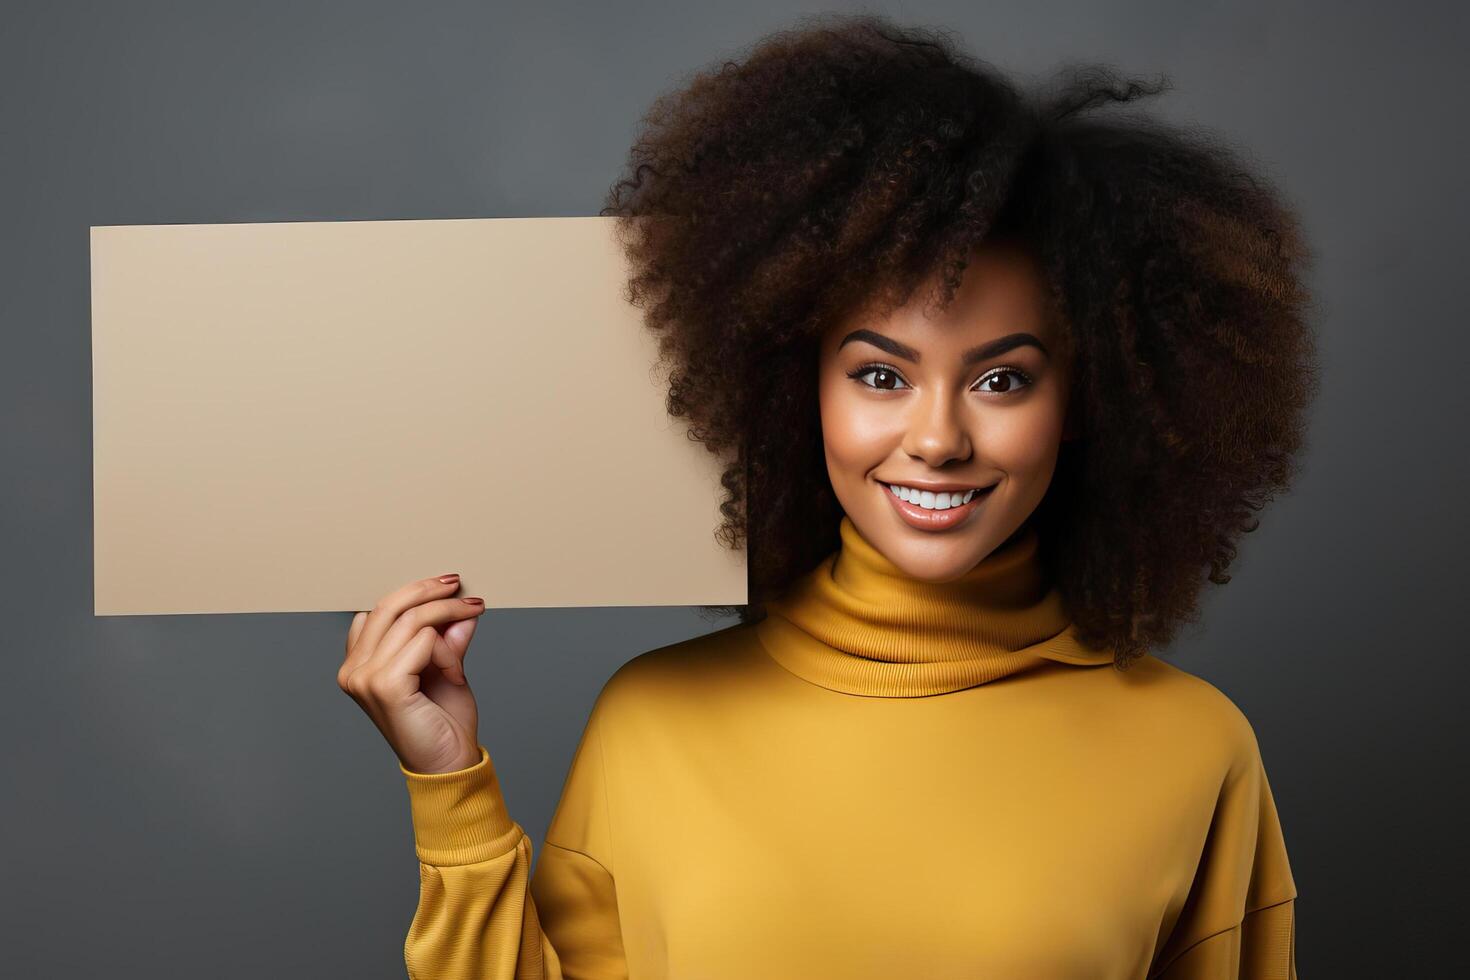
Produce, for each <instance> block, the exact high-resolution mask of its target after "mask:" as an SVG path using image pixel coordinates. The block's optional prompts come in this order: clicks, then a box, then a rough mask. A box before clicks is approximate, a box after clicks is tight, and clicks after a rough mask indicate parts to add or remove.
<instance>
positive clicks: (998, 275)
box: [823, 243, 1054, 350]
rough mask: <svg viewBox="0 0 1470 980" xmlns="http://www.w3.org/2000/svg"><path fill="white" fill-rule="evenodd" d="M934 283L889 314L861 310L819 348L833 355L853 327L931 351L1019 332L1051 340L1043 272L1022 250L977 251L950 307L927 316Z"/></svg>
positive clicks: (991, 246) (992, 247)
mask: <svg viewBox="0 0 1470 980" xmlns="http://www.w3.org/2000/svg"><path fill="white" fill-rule="evenodd" d="M936 281H937V276H934V275H931V276H930V277H929V278H928V279H926V280H924V281H923V282H921V283H920V284H919V286H918V288H916V289H915V290H914V292H913V295H912V296H910V297H909V298H908V301H907V302H906V303H905V304H904V305H903V306H900V307H898V308H896V309H894V310H892V311H891V312H886V313H885V312H884V311H882V310H880V309H871V308H867V309H862V310H860V311H858V312H857V313H855V314H853V315H852V316H850V317H848V318H847V319H845V320H844V321H842V322H841V323H839V324H835V325H834V326H833V327H831V328H830V329H829V330H828V331H827V333H826V335H825V336H824V338H823V346H824V347H825V348H826V349H828V350H831V349H833V348H834V347H835V346H836V345H837V344H838V343H840V342H841V340H842V338H843V337H844V336H846V335H847V333H848V332H850V331H852V330H854V329H856V328H857V327H867V328H869V329H872V330H878V331H879V332H881V333H884V334H886V335H888V336H890V337H894V338H904V339H907V340H910V341H913V342H915V343H926V342H927V344H928V345H930V346H938V345H944V344H954V345H956V346H968V345H969V344H972V343H975V342H976V341H977V340H985V339H987V338H990V337H998V336H1003V335H1005V334H1008V333H1015V332H1018V331H1024V332H1027V333H1033V334H1035V335H1036V336H1038V337H1040V338H1042V340H1043V341H1047V342H1051V341H1052V340H1053V339H1054V328H1053V324H1052V323H1051V322H1050V321H1051V317H1049V316H1048V315H1047V301H1046V296H1047V294H1046V283H1045V280H1044V279H1043V278H1042V272H1041V267H1040V265H1039V263H1038V262H1037V261H1036V259H1035V257H1034V256H1033V255H1032V254H1031V253H1030V252H1029V251H1027V250H1026V249H1025V248H1024V247H1023V246H1021V245H1016V244H1010V243H1004V244H1001V243H987V244H984V245H982V246H980V247H979V248H977V249H976V250H975V251H974V252H973V253H971V257H970V263H969V265H967V266H966V267H965V270H964V273H963V276H962V278H961V280H960V284H959V287H958V288H957V289H956V290H955V294H954V298H953V299H952V300H950V303H949V305H948V306H947V307H946V308H945V309H943V310H932V309H931V310H929V311H928V313H927V315H926V311H925V309H924V307H925V305H926V303H927V302H928V300H929V299H930V294H931V290H932V288H933V287H934V285H935V283H936ZM849 346H851V345H849Z"/></svg>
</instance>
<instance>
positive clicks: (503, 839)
mask: <svg viewBox="0 0 1470 980" xmlns="http://www.w3.org/2000/svg"><path fill="white" fill-rule="evenodd" d="M398 769H399V771H400V772H402V773H403V778H404V779H405V780H407V782H408V802H409V808H410V811H411V812H412V815H413V836H414V850H415V851H416V852H417V853H418V858H419V860H420V861H422V862H423V863H425V864H433V865H439V866H441V867H442V866H447V865H455V864H475V863H477V862H480V861H488V860H490V859H491V858H495V857H499V856H500V855H502V854H505V853H506V852H508V851H510V850H513V849H514V848H515V846H516V845H517V844H518V843H520V839H521V835H522V833H523V831H522V830H521V826H520V824H518V823H516V822H515V821H514V820H512V819H511V818H510V813H509V812H508V811H507V809H506V806H505V797H504V796H503V795H502V794H501V792H500V780H499V779H498V778H497V777H496V775H495V765H494V763H492V762H491V761H490V753H489V752H488V751H487V750H486V749H485V746H483V745H481V746H480V761H479V762H477V763H475V764H474V765H473V766H470V767H469V768H468V769H458V770H456V771H454V772H436V773H422V772H413V771H412V770H409V769H405V768H404V767H403V763H402V762H399V764H398Z"/></svg>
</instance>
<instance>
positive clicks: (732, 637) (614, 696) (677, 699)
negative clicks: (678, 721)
mask: <svg viewBox="0 0 1470 980" xmlns="http://www.w3.org/2000/svg"><path fill="white" fill-rule="evenodd" d="M752 629H753V626H752V625H751V624H742V623H737V624H735V625H732V626H727V627H724V628H722V629H717V630H714V631H713V632H710V633H705V634H702V635H700V636H695V637H690V638H689V639H685V640H679V641H677V642H675V643H669V644H665V645H664V646H661V647H655V648H654V649H652V650H649V651H647V652H646V653H641V654H639V655H638V656H636V657H634V658H633V659H631V660H629V661H628V662H626V663H624V664H623V665H622V666H621V667H619V668H618V669H617V670H616V671H614V672H613V674H612V676H611V677H609V678H608V680H607V682H606V683H605V684H604V685H603V687H602V691H601V693H599V694H598V697H597V702H598V704H597V709H595V710H600V711H603V712H617V713H619V714H622V713H624V712H627V711H643V710H647V709H649V708H653V707H659V706H661V705H673V704H684V705H688V704H691V703H698V702H703V703H706V704H707V703H708V702H709V700H710V699H711V698H712V697H714V696H716V695H717V694H718V693H719V692H722V691H730V690H732V689H734V688H736V687H739V686H740V685H741V682H742V681H743V680H744V679H746V678H748V676H749V670H748V668H747V666H746V665H745V658H746V657H747V655H748V654H749V652H750V651H751V650H752V649H753V644H754V643H755V637H754V633H753V632H752Z"/></svg>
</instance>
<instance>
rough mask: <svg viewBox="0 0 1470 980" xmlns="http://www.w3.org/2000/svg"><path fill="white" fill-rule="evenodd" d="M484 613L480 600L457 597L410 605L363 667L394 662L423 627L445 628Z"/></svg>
mask: <svg viewBox="0 0 1470 980" xmlns="http://www.w3.org/2000/svg"><path fill="white" fill-rule="evenodd" d="M484 611H485V603H484V601H483V600H481V601H480V602H476V603H469V602H465V601H464V600H463V599H461V598H457V597H450V598H448V599H435V600H433V601H431V602H425V603H423V604H421V605H417V606H412V607H410V608H409V609H408V610H406V611H405V612H404V613H403V615H401V616H399V617H398V619H397V620H396V621H394V623H393V625H392V626H390V627H389V628H388V632H387V633H385V634H383V638H382V639H381V640H379V641H378V644H377V647H376V648H375V649H374V650H373V652H372V653H370V654H369V655H368V658H367V660H365V661H364V662H363V666H366V667H371V666H372V665H374V664H378V663H385V662H387V661H389V660H392V659H394V657H396V656H397V654H398V651H399V650H401V649H403V646H404V645H405V644H406V643H408V641H409V640H410V639H412V638H413V636H414V635H415V634H416V633H418V631H419V630H421V629H423V628H424V627H425V626H444V625H447V624H449V623H453V622H455V621H456V620H461V619H470V618H473V617H476V616H479V615H480V614H481V613H483V612H484Z"/></svg>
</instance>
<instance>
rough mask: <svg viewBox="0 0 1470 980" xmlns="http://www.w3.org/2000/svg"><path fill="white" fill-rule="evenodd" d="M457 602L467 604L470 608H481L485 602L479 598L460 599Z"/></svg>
mask: <svg viewBox="0 0 1470 980" xmlns="http://www.w3.org/2000/svg"><path fill="white" fill-rule="evenodd" d="M459 601H460V602H468V603H469V604H470V605H472V606H482V605H484V604H485V600H484V599H481V598H480V597H479V596H470V597H469V598H461V599H460V600H459Z"/></svg>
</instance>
